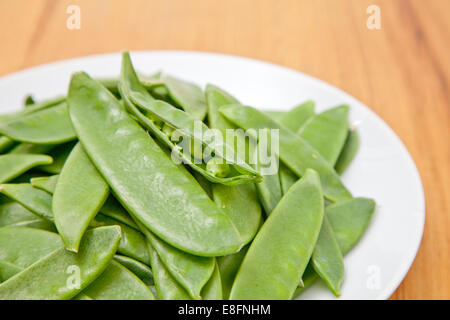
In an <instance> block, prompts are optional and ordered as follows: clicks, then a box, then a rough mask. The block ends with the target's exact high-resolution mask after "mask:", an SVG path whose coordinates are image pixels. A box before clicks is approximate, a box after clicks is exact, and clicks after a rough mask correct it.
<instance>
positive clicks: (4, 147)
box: [0, 136, 15, 153]
mask: <svg viewBox="0 0 450 320" xmlns="http://www.w3.org/2000/svg"><path fill="white" fill-rule="evenodd" d="M14 144H15V142H14V140H11V139H10V138H8V137H4V136H0V153H4V152H6V151H8V150H9V149H11V148H12V147H13V146H14Z"/></svg>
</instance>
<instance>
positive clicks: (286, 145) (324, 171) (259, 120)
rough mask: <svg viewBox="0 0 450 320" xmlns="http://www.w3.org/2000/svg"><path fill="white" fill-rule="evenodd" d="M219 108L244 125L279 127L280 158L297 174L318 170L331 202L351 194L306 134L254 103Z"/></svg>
mask: <svg viewBox="0 0 450 320" xmlns="http://www.w3.org/2000/svg"><path fill="white" fill-rule="evenodd" d="M220 112H221V113H222V114H223V115H224V116H225V117H226V118H227V119H228V120H230V121H232V122H234V123H235V124H236V125H238V126H240V127H241V128H243V129H248V128H253V129H264V128H270V129H279V147H280V148H279V149H280V159H281V160H282V161H283V163H284V164H285V165H287V166H288V167H289V169H291V170H292V171H293V172H294V173H295V174H297V175H298V176H302V175H303V174H304V173H305V171H306V169H307V168H311V169H314V170H316V171H317V173H318V174H319V176H320V178H321V183H322V188H323V192H324V195H325V197H326V198H327V199H328V200H330V201H332V202H337V201H341V200H345V199H349V198H351V197H352V195H351V193H350V192H349V191H348V190H347V189H346V188H345V186H344V185H343V184H342V182H341V180H340V178H339V176H338V174H337V173H336V171H334V169H333V168H332V167H331V166H330V165H329V163H328V162H327V160H325V159H324V158H323V157H322V156H321V155H320V154H319V152H318V151H317V150H315V149H314V148H313V147H311V145H309V144H308V143H307V142H306V141H305V140H304V139H303V138H301V137H299V136H298V135H296V134H295V133H292V132H291V131H290V130H288V129H286V128H284V127H283V126H282V125H280V124H278V123H277V122H276V121H273V120H272V119H270V118H269V117H267V116H266V115H265V114H263V113H262V112H260V111H258V110H256V109H254V108H251V107H243V106H240V105H239V106H238V105H229V106H223V107H222V108H220Z"/></svg>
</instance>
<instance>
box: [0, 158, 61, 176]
mask: <svg viewBox="0 0 450 320" xmlns="http://www.w3.org/2000/svg"><path fill="white" fill-rule="evenodd" d="M52 162H53V159H52V158H51V157H49V156H46V155H43V154H4V155H0V183H5V182H8V181H11V180H13V179H14V178H17V177H19V176H20V175H21V174H23V173H25V172H27V171H28V170H30V169H32V168H34V167H37V166H40V165H44V164H51V163H52Z"/></svg>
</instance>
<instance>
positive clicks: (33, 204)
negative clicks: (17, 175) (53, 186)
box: [0, 183, 53, 222]
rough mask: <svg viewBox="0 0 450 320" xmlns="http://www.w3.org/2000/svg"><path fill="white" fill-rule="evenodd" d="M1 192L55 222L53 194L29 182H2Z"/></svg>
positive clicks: (38, 214)
mask: <svg viewBox="0 0 450 320" xmlns="http://www.w3.org/2000/svg"><path fill="white" fill-rule="evenodd" d="M0 193H3V194H4V195H6V196H7V197H9V198H11V199H12V200H14V201H17V202H18V203H20V204H21V205H22V206H24V207H25V208H26V209H28V210H30V211H31V212H32V213H34V214H35V215H37V216H38V217H40V218H42V219H45V220H48V221H52V222H53V212H52V196H51V195H49V194H48V193H47V192H45V191H42V190H39V189H35V188H33V187H32V186H31V184H29V183H18V184H12V183H11V184H2V185H0Z"/></svg>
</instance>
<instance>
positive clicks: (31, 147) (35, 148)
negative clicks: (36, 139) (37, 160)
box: [9, 142, 56, 154]
mask: <svg viewBox="0 0 450 320" xmlns="http://www.w3.org/2000/svg"><path fill="white" fill-rule="evenodd" d="M55 148H56V145H54V144H32V143H26V142H23V143H19V144H18V145H17V146H15V147H14V148H12V149H11V151H9V153H10V154H48V153H49V152H50V151H52V150H53V149H55Z"/></svg>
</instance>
